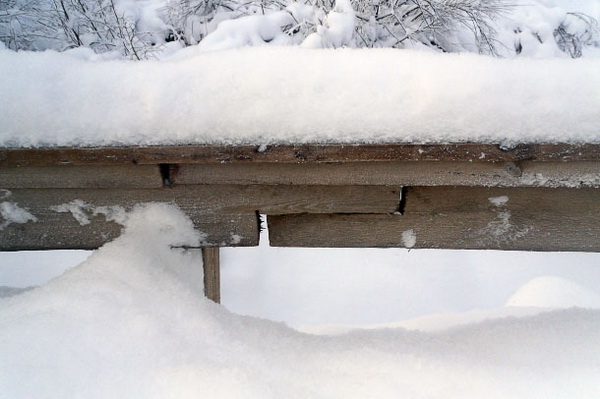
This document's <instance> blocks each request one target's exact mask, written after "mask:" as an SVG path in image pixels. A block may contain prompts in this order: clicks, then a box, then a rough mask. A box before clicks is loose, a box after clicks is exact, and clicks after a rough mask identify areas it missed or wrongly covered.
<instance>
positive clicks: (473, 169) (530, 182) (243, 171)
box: [171, 161, 600, 187]
mask: <svg viewBox="0 0 600 399" xmlns="http://www.w3.org/2000/svg"><path fill="white" fill-rule="evenodd" d="M171 177H172V180H173V181H174V182H175V183H176V184H183V185H185V184H266V185H357V184H358V185H391V186H449V185H451V186H485V187H494V186H500V187H537V186H545V187H600V162H596V161H586V162H530V161H529V162H519V163H516V164H515V163H507V162H463V161H461V162H409V161H407V162H369V163H365V162H347V163H336V164H318V163H308V164H269V163H251V164H235V163H233V164H203V165H178V166H177V167H176V168H174V169H173V171H172V173H171Z"/></svg>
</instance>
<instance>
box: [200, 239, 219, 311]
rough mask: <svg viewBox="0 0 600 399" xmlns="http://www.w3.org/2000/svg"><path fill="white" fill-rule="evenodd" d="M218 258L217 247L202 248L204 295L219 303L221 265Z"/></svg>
mask: <svg viewBox="0 0 600 399" xmlns="http://www.w3.org/2000/svg"><path fill="white" fill-rule="evenodd" d="M219 258H220V256H219V248H216V247H215V248H202V268H203V269H204V295H205V296H206V297H207V298H208V299H210V300H211V301H213V302H215V303H221V266H220V259H219Z"/></svg>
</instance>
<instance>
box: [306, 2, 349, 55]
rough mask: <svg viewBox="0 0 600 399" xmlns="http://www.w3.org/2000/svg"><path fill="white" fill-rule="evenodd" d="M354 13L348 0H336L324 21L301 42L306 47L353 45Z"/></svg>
mask: <svg viewBox="0 0 600 399" xmlns="http://www.w3.org/2000/svg"><path fill="white" fill-rule="evenodd" d="M355 25H356V13H355V12H354V10H353V9H352V4H351V3H350V1H349V0H336V2H335V7H334V8H333V10H331V11H330V12H329V13H328V14H327V17H326V18H325V23H324V25H322V26H318V27H317V31H316V32H315V33H312V34H310V35H309V36H308V37H307V38H306V39H305V40H304V41H303V42H302V47H306V48H337V47H346V46H347V47H352V46H353V45H354V28H355Z"/></svg>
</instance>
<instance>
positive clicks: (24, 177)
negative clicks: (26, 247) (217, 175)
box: [0, 165, 163, 189]
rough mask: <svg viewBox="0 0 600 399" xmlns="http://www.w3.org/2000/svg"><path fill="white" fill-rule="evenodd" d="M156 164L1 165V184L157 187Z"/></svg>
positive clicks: (158, 179) (41, 186) (160, 179)
mask: <svg viewBox="0 0 600 399" xmlns="http://www.w3.org/2000/svg"><path fill="white" fill-rule="evenodd" d="M162 185H163V179H162V177H161V172H160V168H159V166H158V165H139V166H136V165H119V166H114V165H106V166H89V165H85V166H72V165H70V166H33V167H6V168H1V167H0V188H5V189H13V188H118V187H125V188H158V187H162Z"/></svg>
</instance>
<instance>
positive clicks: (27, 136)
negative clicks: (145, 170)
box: [0, 47, 600, 147]
mask: <svg viewBox="0 0 600 399" xmlns="http://www.w3.org/2000/svg"><path fill="white" fill-rule="evenodd" d="M599 69H600V59H579V60H571V59H547V60H525V59H511V60H508V59H495V58H491V57H483V56H477V55H469V54H461V55H456V54H430V53H423V52H417V51H409V50H407V51H399V50H393V49H379V50H374V49H362V50H356V49H337V50H308V49H301V48H295V47H294V48H289V47H284V48H274V47H259V48H245V49H239V50H233V51H226V52H217V53H208V54H206V53H195V52H194V51H188V52H182V54H181V55H180V56H179V57H178V58H177V59H173V60H172V61H161V62H140V63H125V62H117V61H97V62H91V61H83V60H81V59H77V58H74V57H72V56H69V55H68V54H59V53H53V52H44V53H27V52H20V53H15V52H12V51H6V50H0V75H2V76H10V79H2V80H0V92H1V93H2V96H0V146H3V147H14V146H17V147H29V146H71V145H82V146H97V145H150V144H194V143H224V144H229V143H235V144H239V143H258V144H272V143H305V142H320V143H325V142H340V143H345V142H352V143H356V142H413V143H431V142H491V143H502V144H504V145H511V144H515V143H519V142H568V143H583V142H586V143H600V129H599V128H598V126H599V124H598V122H599V118H600V116H599V114H598V109H600V96H599V95H598V93H600V74H598V70H599ZM157 77H160V79H158V78H157ZM557 77H559V78H557Z"/></svg>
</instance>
